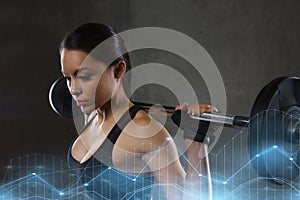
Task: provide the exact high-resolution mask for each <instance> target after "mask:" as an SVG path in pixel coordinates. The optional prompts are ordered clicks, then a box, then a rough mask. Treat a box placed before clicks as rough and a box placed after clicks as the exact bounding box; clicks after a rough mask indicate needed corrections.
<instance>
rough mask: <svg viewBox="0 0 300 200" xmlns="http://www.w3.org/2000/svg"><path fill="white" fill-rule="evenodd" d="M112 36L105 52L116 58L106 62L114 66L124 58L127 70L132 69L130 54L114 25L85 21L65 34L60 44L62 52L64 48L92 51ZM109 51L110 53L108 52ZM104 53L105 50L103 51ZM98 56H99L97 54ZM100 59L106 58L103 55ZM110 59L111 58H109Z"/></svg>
mask: <svg viewBox="0 0 300 200" xmlns="http://www.w3.org/2000/svg"><path fill="white" fill-rule="evenodd" d="M108 38H110V40H109V44H108V45H106V47H107V48H106V49H105V51H106V52H105V54H107V55H108V54H109V56H110V57H113V58H116V59H114V60H113V61H112V62H111V63H106V64H108V65H109V66H112V65H114V64H116V63H117V62H119V61H120V60H124V61H125V63H126V72H127V71H129V70H130V69H131V65H130V59H129V55H128V53H127V50H126V47H125V45H124V41H123V39H122V38H121V37H120V36H119V34H118V33H117V31H115V30H114V29H113V28H112V27H110V26H107V25H104V24H98V23H85V24H82V25H80V26H78V27H77V28H75V29H74V30H73V31H71V32H70V33H69V34H67V35H66V36H65V38H64V39H63V41H62V42H61V44H60V52H61V51H62V49H63V48H65V49H70V50H82V51H84V52H86V53H91V52H92V50H94V49H95V47H97V46H98V45H99V44H100V43H102V42H103V41H105V40H106V39H108ZM107 52H109V53H107ZM101 53H102V54H103V52H101ZM96 58H97V56H96ZM101 58H102V59H101V60H100V61H103V62H105V58H104V59H103V57H101ZM107 59H108V60H109V58H107Z"/></svg>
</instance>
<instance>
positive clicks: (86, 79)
mask: <svg viewBox="0 0 300 200" xmlns="http://www.w3.org/2000/svg"><path fill="white" fill-rule="evenodd" d="M77 79H80V80H83V81H88V80H90V76H78V77H77Z"/></svg>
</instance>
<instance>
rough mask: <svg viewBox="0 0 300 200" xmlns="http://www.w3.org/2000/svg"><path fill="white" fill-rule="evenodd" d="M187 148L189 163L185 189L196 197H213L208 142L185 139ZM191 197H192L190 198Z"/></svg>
mask: <svg viewBox="0 0 300 200" xmlns="http://www.w3.org/2000/svg"><path fill="white" fill-rule="evenodd" d="M185 143H186V147H188V148H187V157H188V165H187V169H186V177H185V182H186V183H185V184H184V185H185V189H186V190H187V191H188V192H189V193H190V194H193V193H195V195H196V197H198V199H199V197H204V199H211V198H212V185H211V176H210V167H209V159H208V146H207V144H203V143H199V142H196V141H192V140H189V139H186V140H185ZM189 199H191V198H189Z"/></svg>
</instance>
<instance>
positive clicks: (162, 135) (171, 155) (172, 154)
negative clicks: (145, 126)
mask: <svg viewBox="0 0 300 200" xmlns="http://www.w3.org/2000/svg"><path fill="white" fill-rule="evenodd" d="M157 136H158V137H157ZM157 136H156V137H157V139H156V140H154V141H153V143H151V148H148V149H147V152H145V153H144V155H143V157H142V160H143V161H144V162H145V163H146V165H147V166H148V168H149V169H150V170H151V172H152V174H153V175H154V176H155V178H156V180H157V181H158V182H159V183H170V184H173V183H176V184H178V185H182V183H183V181H184V179H185V171H184V169H183V168H182V166H181V163H180V161H179V155H178V151H177V148H176V145H175V142H174V140H173V139H172V137H171V136H170V134H169V133H168V132H167V130H166V129H162V130H161V131H160V132H159V133H158V135H157Z"/></svg>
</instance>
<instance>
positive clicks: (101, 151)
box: [67, 105, 140, 168]
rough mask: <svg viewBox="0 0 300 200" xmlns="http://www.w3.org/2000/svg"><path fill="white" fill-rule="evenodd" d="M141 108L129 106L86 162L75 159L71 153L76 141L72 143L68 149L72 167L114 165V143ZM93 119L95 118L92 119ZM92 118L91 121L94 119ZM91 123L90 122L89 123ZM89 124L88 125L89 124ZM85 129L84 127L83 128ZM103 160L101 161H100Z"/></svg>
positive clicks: (68, 158)
mask: <svg viewBox="0 0 300 200" xmlns="http://www.w3.org/2000/svg"><path fill="white" fill-rule="evenodd" d="M139 110H140V108H139V107H138V106H136V105H134V106H132V107H130V108H129V110H128V111H127V112H125V113H124V114H123V115H122V117H121V118H120V119H119V120H118V122H117V123H116V124H115V125H114V127H113V128H112V129H111V131H110V132H109V134H108V135H107V137H106V139H105V140H104V141H103V143H102V145H101V146H100V147H99V148H98V150H97V151H96V152H95V154H94V155H93V156H91V158H89V159H88V160H87V161H86V162H84V163H81V164H80V163H79V162H78V161H77V160H75V159H74V158H73V156H72V154H71V148H72V146H73V143H74V141H75V140H74V141H73V142H72V143H71V145H70V147H69V151H68V156H67V161H68V165H69V167H70V168H85V167H87V166H88V165H90V164H91V163H93V164H92V165H94V166H95V165H106V166H112V150H113V147H114V144H115V143H116V141H117V140H118V138H119V136H120V134H121V133H122V131H123V129H124V128H125V127H126V125H127V124H128V123H129V122H130V121H131V120H132V119H133V118H134V117H135V115H136V113H137V112H138V111H139ZM92 120H93V119H92ZM92 120H91V121H92ZM88 125H89V124H88ZM88 125H87V126H88ZM83 130H84V129H83ZM99 160H101V161H99Z"/></svg>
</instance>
